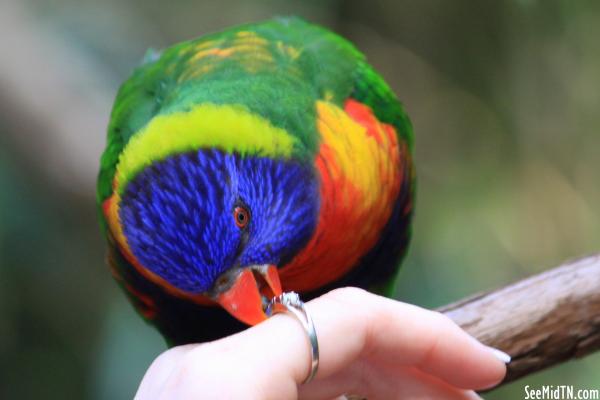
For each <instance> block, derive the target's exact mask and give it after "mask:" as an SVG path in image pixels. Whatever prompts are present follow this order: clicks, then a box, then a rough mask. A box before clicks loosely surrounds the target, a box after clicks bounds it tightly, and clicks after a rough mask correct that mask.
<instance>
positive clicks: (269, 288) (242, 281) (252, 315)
mask: <svg viewBox="0 0 600 400" xmlns="http://www.w3.org/2000/svg"><path fill="white" fill-rule="evenodd" d="M280 294H281V282H280V281H279V274H278V272H277V267H275V266H274V265H252V266H249V267H244V268H242V269H241V270H240V272H239V274H237V276H236V277H235V278H234V282H233V285H232V286H231V287H230V288H229V289H228V290H227V291H225V292H223V293H220V294H219V295H218V296H217V298H216V300H217V302H218V303H219V304H220V305H221V307H223V308H224V309H225V310H227V312H229V314H231V315H233V316H234V317H235V318H237V319H239V320H240V321H242V322H244V323H246V324H248V325H256V324H258V323H259V322H262V321H264V320H265V319H267V315H266V314H265V308H266V304H267V303H268V301H269V300H271V299H272V298H273V297H274V296H279V295H280Z"/></svg>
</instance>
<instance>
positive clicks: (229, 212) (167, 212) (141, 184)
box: [120, 149, 319, 293]
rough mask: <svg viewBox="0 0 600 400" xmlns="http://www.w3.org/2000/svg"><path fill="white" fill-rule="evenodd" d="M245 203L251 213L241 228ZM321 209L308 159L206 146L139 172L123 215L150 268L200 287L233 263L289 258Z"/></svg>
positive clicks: (194, 289) (188, 287) (180, 284)
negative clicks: (238, 218)
mask: <svg viewBox="0 0 600 400" xmlns="http://www.w3.org/2000/svg"><path fill="white" fill-rule="evenodd" d="M240 207H241V208H242V209H244V210H247V211H248V217H249V218H248V220H247V225H244V226H241V227H240V224H236V220H235V215H234V214H235V210H236V209H239V208H240ZM318 212H319V191H318V181H317V178H316V176H315V172H314V170H313V168H312V166H311V165H304V164H301V163H298V162H295V161H290V160H283V159H271V158H264V157H250V156H245V157H242V156H240V155H238V154H226V153H223V152H221V151H218V150H212V149H210V150H206V149H204V150H199V151H194V152H189V153H183V154H176V155H174V156H171V157H169V158H167V159H165V160H162V161H160V162H156V163H154V164H153V165H151V166H149V167H147V168H146V169H144V170H143V171H142V172H140V173H139V174H138V175H137V176H136V177H135V178H134V179H133V180H132V181H131V182H130V183H129V184H128V185H127V187H126V189H125V193H124V195H123V197H122V200H121V208H120V219H121V223H122V226H123V232H124V234H125V237H126V238H127V242H128V244H129V247H130V249H131V251H132V253H133V255H134V256H135V257H136V258H137V259H138V261H139V262H140V263H141V264H142V265H143V266H144V267H145V268H148V269H149V270H150V271H152V272H153V273H155V274H157V275H158V276H160V277H162V278H163V279H165V280H166V281H167V282H169V283H170V284H172V285H173V286H175V287H177V288H179V289H181V290H184V291H186V292H189V293H202V292H206V291H208V290H210V289H211V287H212V286H213V283H214V282H215V280H216V278H217V277H218V276H219V275H220V274H221V273H222V272H224V271H225V270H227V269H229V268H231V267H234V266H241V267H244V266H249V265H253V264H275V265H278V264H280V263H281V262H282V261H285V260H289V259H290V258H291V257H292V256H293V255H294V254H295V253H297V252H298V250H299V249H301V248H302V247H303V246H304V245H305V244H306V242H307V241H308V240H309V239H310V237H311V235H312V233H313V231H314V229H315V226H316V224H317V218H318Z"/></svg>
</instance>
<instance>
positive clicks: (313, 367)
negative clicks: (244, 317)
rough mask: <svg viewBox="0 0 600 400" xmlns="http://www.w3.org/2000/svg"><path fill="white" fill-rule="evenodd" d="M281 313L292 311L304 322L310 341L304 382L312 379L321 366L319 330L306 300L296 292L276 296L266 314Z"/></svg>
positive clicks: (303, 325)
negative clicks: (307, 367) (308, 367)
mask: <svg viewBox="0 0 600 400" xmlns="http://www.w3.org/2000/svg"><path fill="white" fill-rule="evenodd" d="M279 313H290V314H292V315H293V316H294V317H296V319H297V320H298V321H300V324H302V327H303V328H304V331H305V332H306V334H307V336H308V340H309V342H310V358H311V360H310V361H311V362H310V372H309V374H308V377H307V378H306V379H305V380H304V382H302V383H303V384H305V383H308V382H310V381H312V379H313V378H314V377H315V375H316V374H317V369H318V368H319V342H318V340H317V331H316V330H315V325H314V323H313V320H312V318H311V317H310V314H309V313H308V311H307V310H306V307H304V302H303V301H302V300H300V296H299V295H298V293H296V292H285V293H282V294H280V295H279V296H275V297H273V298H272V299H271V301H270V302H269V305H268V306H267V310H266V314H267V316H269V317H271V316H273V315H275V314H279Z"/></svg>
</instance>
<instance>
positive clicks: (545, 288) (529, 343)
mask: <svg viewBox="0 0 600 400" xmlns="http://www.w3.org/2000/svg"><path fill="white" fill-rule="evenodd" d="M438 311H440V312H443V313H444V314H446V315H447V316H449V317H450V318H452V319H453V320H454V321H455V322H456V323H457V324H458V325H460V326H461V327H462V328H463V329H465V330H466V331H467V332H469V333H470V334H471V335H473V336H474V337H476V338H477V339H479V340H480V341H481V342H483V343H485V344H487V345H490V346H493V347H496V348H499V349H501V350H503V351H505V352H507V353H508V354H510V355H511V357H512V361H511V363H510V364H509V366H508V374H507V376H506V379H505V380H504V381H503V382H502V384H505V383H507V382H510V381H513V380H515V379H518V378H520V377H523V376H525V375H529V374H531V373H533V372H536V371H539V370H541V369H544V368H548V367H551V366H554V365H556V364H559V363H562V362H565V361H567V360H569V359H571V358H579V357H583V356H585V355H587V354H589V353H592V352H594V351H596V350H598V349H600V254H598V255H595V256H590V257H587V258H582V259H580V260H577V261H574V262H569V263H566V264H564V265H562V266H560V267H557V268H555V269H551V270H549V271H546V272H543V273H541V274H539V275H535V276H532V277H530V278H527V279H525V280H522V281H519V282H516V283H513V284H511V285H508V286H506V287H503V288H501V289H498V290H494V291H491V292H487V293H482V294H478V295H475V296H472V297H469V298H467V299H464V300H462V301H459V302H457V303H454V304H450V305H448V306H445V307H442V308H440V309H438Z"/></svg>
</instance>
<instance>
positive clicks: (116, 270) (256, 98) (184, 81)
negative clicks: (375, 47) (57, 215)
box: [97, 18, 414, 345]
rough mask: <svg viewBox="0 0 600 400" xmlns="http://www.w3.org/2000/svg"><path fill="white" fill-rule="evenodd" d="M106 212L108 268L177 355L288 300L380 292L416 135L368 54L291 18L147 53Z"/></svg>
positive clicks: (132, 87) (393, 255) (120, 129)
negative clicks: (286, 296) (287, 295)
mask: <svg viewBox="0 0 600 400" xmlns="http://www.w3.org/2000/svg"><path fill="white" fill-rule="evenodd" d="M107 142H108V143H107V146H106V149H105V151H104V154H103V155H102V159H101V167H100V173H99V177H98V193H97V199H98V204H99V209H100V214H101V220H102V225H103V228H104V230H105V233H106V237H107V239H108V244H109V255H108V259H109V263H110V266H111V269H112V272H113V275H114V277H115V278H116V279H117V281H118V282H120V284H121V286H122V287H123V288H124V290H125V291H126V293H127V294H128V296H129V298H130V300H131V301H132V302H133V304H134V305H135V307H136V308H137V310H138V311H139V313H140V314H141V315H142V316H143V317H144V318H145V319H146V320H148V321H149V322H151V323H152V324H154V325H155V326H156V327H157V328H158V329H159V330H160V331H161V333H162V334H163V335H164V336H165V338H166V339H167V342H168V343H169V344H171V345H176V344H183V343H189V342H199V341H206V340H212V339H215V338H218V337H222V336H225V335H228V334H231V333H233V332H236V331H239V330H241V329H243V328H244V327H245V326H247V325H248V324H249V325H252V324H256V323H258V322H260V321H262V320H264V319H265V318H266V315H265V312H264V306H265V302H266V301H268V300H269V299H270V298H271V297H272V296H274V295H277V294H280V293H281V292H282V290H283V291H291V290H293V291H296V292H299V293H300V294H301V296H302V297H303V299H305V300H307V299H310V298H312V297H315V296H317V295H320V294H322V293H324V292H326V291H328V290H330V289H332V288H335V287H340V286H347V285H351V286H358V287H362V288H366V289H370V290H385V288H389V287H390V282H391V281H393V278H394V277H395V275H396V271H397V269H398V266H399V262H400V259H401V258H402V256H403V254H404V252H405V250H406V247H407V244H408V240H409V237H410V222H411V215H412V200H413V192H414V169H413V164H412V157H411V152H412V143H413V136H412V128H411V124H410V122H409V120H408V117H407V116H406V114H405V113H404V111H403V109H402V107H401V105H400V103H399V102H398V100H397V98H396V96H395V95H394V94H393V93H392V91H391V90H390V88H389V87H388V85H387V84H386V83H385V82H384V80H383V79H382V78H381V76H380V75H379V74H378V73H377V72H375V70H374V69H373V68H372V67H371V66H370V65H369V64H368V63H367V61H366V60H365V57H364V56H363V54H361V53H360V52H359V51H358V50H356V48H355V47H354V46H353V45H352V44H351V43H349V42H348V41H346V40H345V39H343V38H341V37H340V36H337V35H336V34H334V33H332V32H330V31H328V30H326V29H324V28H321V27H318V26H315V25H312V24H309V23H306V22H304V21H302V20H300V19H297V18H279V19H274V20H271V21H267V22H264V23H257V24H249V25H243V26H239V27H236V28H232V29H228V30H226V31H223V32H220V33H215V34H211V35H208V36H204V37H201V38H199V39H195V40H191V41H187V42H183V43H180V44H177V45H175V46H173V47H170V48H168V49H166V50H164V51H162V52H161V53H156V52H151V53H150V54H149V55H147V56H146V59H145V60H144V62H143V63H142V65H141V66H140V67H138V68H137V69H136V70H135V71H134V72H133V75H132V76H131V77H130V78H129V79H128V80H127V81H126V82H125V83H124V84H123V85H122V87H121V88H120V90H119V93H118V95H117V98H116V101H115V104H114V108H113V111H112V115H111V120H110V124H109V127H108V140H107Z"/></svg>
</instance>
